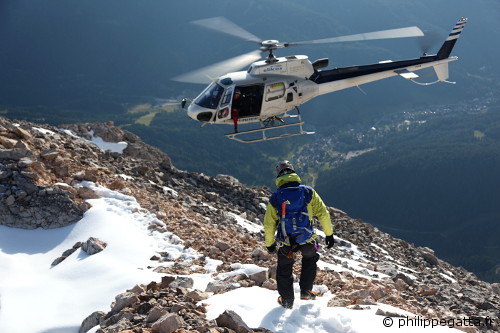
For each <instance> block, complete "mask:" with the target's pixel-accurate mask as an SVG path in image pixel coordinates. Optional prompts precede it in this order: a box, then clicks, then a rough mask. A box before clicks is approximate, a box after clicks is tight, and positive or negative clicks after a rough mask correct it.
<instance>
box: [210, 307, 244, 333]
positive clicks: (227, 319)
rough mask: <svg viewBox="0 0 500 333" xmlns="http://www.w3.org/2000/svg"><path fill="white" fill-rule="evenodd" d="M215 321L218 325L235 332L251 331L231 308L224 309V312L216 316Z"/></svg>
mask: <svg viewBox="0 0 500 333" xmlns="http://www.w3.org/2000/svg"><path fill="white" fill-rule="evenodd" d="M215 321H216V322H217V325H218V326H220V327H226V328H229V329H231V330H233V331H235V332H236V333H249V332H252V329H251V328H250V327H248V325H247V324H246V323H245V322H244V321H243V319H241V317H240V316H239V315H238V314H237V313H236V312H234V311H232V310H226V311H224V313H222V314H221V315H219V317H217V319H215Z"/></svg>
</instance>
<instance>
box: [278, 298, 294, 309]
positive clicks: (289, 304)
mask: <svg viewBox="0 0 500 333" xmlns="http://www.w3.org/2000/svg"><path fill="white" fill-rule="evenodd" d="M278 303H279V305H281V306H282V307H284V308H285V309H291V308H293V298H292V299H290V298H283V297H281V296H280V297H278Z"/></svg>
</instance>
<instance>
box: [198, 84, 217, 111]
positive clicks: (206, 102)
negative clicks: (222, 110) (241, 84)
mask: <svg viewBox="0 0 500 333" xmlns="http://www.w3.org/2000/svg"><path fill="white" fill-rule="evenodd" d="M223 92H224V88H222V87H221V86H220V85H218V84H217V83H215V82H212V83H211V84H210V85H209V86H208V87H207V89H205V91H204V92H203V93H202V94H201V95H200V96H199V97H198V98H197V99H196V100H195V101H194V103H195V104H197V105H199V106H201V107H204V108H207V109H217V107H218V106H219V102H220V99H221V97H222V93H223Z"/></svg>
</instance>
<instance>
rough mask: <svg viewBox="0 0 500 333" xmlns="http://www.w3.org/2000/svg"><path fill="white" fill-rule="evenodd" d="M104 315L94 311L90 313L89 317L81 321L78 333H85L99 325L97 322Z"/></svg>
mask: <svg viewBox="0 0 500 333" xmlns="http://www.w3.org/2000/svg"><path fill="white" fill-rule="evenodd" d="M104 315H105V313H104V312H102V311H96V312H94V313H92V314H91V315H90V316H88V317H87V318H85V319H84V320H83V321H82V325H81V326H80V329H79V330H78V333H86V332H87V331H89V330H90V329H91V328H92V327H95V326H97V325H99V321H100V320H101V318H102V317H103V316H104Z"/></svg>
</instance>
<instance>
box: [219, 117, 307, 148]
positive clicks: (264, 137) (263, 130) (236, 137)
mask: <svg viewBox="0 0 500 333" xmlns="http://www.w3.org/2000/svg"><path fill="white" fill-rule="evenodd" d="M303 124H304V122H303V121H299V122H297V123H293V124H282V125H276V126H270V127H266V126H264V127H262V128H256V129H251V130H247V131H241V132H237V133H228V134H224V135H225V137H226V138H228V139H231V140H235V141H238V142H243V143H253V142H262V141H268V140H276V139H283V138H288V137H292V136H297V135H304V134H314V132H307V131H304V130H303V129H302V125H303ZM294 126H299V129H298V131H297V132H295V133H284V134H279V135H274V136H268V135H267V133H266V132H267V131H272V130H276V129H282V128H285V127H294ZM259 132H260V133H262V137H259V138H250V139H243V138H241V136H242V135H243V136H245V135H246V134H251V133H259Z"/></svg>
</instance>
